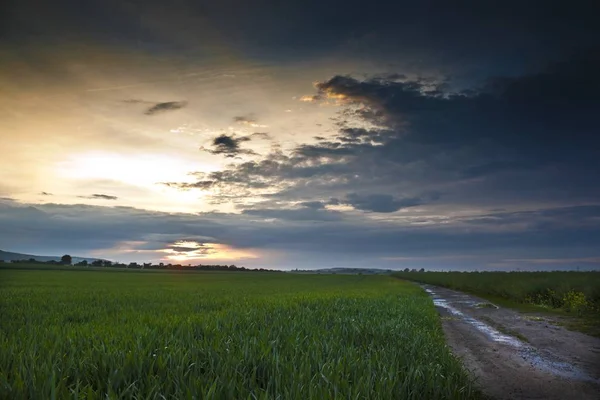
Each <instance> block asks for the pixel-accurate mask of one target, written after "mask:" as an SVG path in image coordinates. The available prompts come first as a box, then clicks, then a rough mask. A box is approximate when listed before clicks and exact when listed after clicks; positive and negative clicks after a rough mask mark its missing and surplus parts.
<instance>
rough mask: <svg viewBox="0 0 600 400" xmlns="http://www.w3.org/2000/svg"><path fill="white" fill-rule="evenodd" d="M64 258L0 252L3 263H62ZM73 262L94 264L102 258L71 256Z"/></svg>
mask: <svg viewBox="0 0 600 400" xmlns="http://www.w3.org/2000/svg"><path fill="white" fill-rule="evenodd" d="M61 257H62V256H36V255H33V254H22V253H12V252H10V251H3V250H0V260H3V261H12V260H29V259H31V258H33V259H34V260H36V261H42V262H46V261H60V258H61ZM71 258H72V260H73V264H75V263H78V262H80V261H83V260H86V261H87V262H92V261H95V260H100V258H87V257H77V256H71Z"/></svg>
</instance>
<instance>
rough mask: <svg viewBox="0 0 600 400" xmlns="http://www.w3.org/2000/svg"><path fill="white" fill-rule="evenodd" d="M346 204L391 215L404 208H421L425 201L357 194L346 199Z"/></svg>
mask: <svg viewBox="0 0 600 400" xmlns="http://www.w3.org/2000/svg"><path fill="white" fill-rule="evenodd" d="M345 202H346V203H347V204H350V205H351V206H352V207H354V208H356V209H357V210H363V211H372V212H377V213H391V212H394V211H398V210H400V209H403V208H408V207H415V206H419V205H421V204H423V203H424V202H423V199H421V198H419V197H412V198H403V199H394V196H392V195H389V194H369V195H359V194H356V193H350V194H349V195H348V196H347V197H346V201H345Z"/></svg>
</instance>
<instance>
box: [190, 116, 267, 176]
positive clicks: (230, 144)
mask: <svg viewBox="0 0 600 400" xmlns="http://www.w3.org/2000/svg"><path fill="white" fill-rule="evenodd" d="M239 118H241V117H239ZM254 138H258V139H271V137H270V136H269V134H268V133H266V132H255V133H253V134H251V135H247V136H238V137H236V136H235V135H227V134H222V135H219V136H217V137H216V138H214V139H213V141H212V149H205V148H201V150H205V151H207V152H209V153H211V154H222V155H224V156H225V157H228V158H234V157H237V156H239V155H241V154H246V155H255V154H256V153H255V152H254V151H252V150H250V149H243V148H242V146H241V144H242V143H243V142H249V141H251V140H252V139H254ZM205 182H207V181H205Z"/></svg>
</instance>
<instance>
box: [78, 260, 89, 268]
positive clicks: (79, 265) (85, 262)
mask: <svg viewBox="0 0 600 400" xmlns="http://www.w3.org/2000/svg"><path fill="white" fill-rule="evenodd" d="M75 265H76V266H78V267H87V265H88V262H87V260H81V261H79V262H78V263H77V264H75Z"/></svg>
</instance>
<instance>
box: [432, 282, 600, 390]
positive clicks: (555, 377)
mask: <svg viewBox="0 0 600 400" xmlns="http://www.w3.org/2000/svg"><path fill="white" fill-rule="evenodd" d="M421 286H422V287H423V288H424V289H425V290H426V291H427V292H428V293H429V294H430V295H431V296H432V297H433V301H434V304H435V305H436V307H437V308H438V311H439V312H440V314H441V316H442V326H443V329H444V333H445V335H446V338H447V340H448V344H449V345H450V347H451V348H452V351H453V353H454V354H455V355H456V356H458V357H459V358H461V359H462V360H463V363H464V365H465V366H466V368H467V369H468V370H469V371H470V372H471V373H472V374H473V376H474V377H475V378H476V381H477V384H478V385H479V387H480V388H481V390H482V391H483V393H484V394H485V395H487V396H490V397H491V398H493V399H499V400H500V399H549V400H553V399H561V400H562V399H578V400H579V399H581V400H585V399H593V400H600V339H598V338H595V337H591V336H588V335H585V334H583V333H579V332H573V331H569V330H567V329H565V328H563V327H560V326H557V325H555V324H554V323H553V322H552V321H551V320H550V319H548V318H546V317H542V316H530V315H524V314H521V313H519V312H516V311H514V310H510V309H506V308H503V307H498V306H496V305H494V304H492V303H490V302H489V301H487V300H484V299H481V298H478V297H476V296H472V295H469V294H465V293H461V292H457V291H454V290H450V289H446V288H441V287H436V286H431V285H421Z"/></svg>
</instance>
